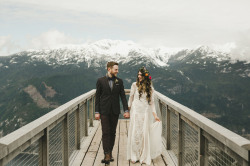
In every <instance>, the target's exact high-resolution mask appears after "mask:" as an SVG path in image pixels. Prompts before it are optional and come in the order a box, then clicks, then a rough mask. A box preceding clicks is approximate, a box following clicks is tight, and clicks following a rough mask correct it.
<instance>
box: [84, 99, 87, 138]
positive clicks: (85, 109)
mask: <svg viewBox="0 0 250 166" xmlns="http://www.w3.org/2000/svg"><path fill="white" fill-rule="evenodd" d="M84 111H85V114H84V119H85V120H84V122H85V129H84V130H85V131H84V133H85V136H88V101H87V100H86V102H85V103H84Z"/></svg>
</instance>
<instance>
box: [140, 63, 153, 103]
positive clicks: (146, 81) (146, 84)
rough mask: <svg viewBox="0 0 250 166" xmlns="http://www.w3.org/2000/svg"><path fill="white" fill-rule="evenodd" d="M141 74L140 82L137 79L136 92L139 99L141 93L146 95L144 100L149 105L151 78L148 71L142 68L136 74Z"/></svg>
mask: <svg viewBox="0 0 250 166" xmlns="http://www.w3.org/2000/svg"><path fill="white" fill-rule="evenodd" d="M139 72H140V73H141V76H142V77H143V80H142V81H141V82H140V81H139V78H138V77H137V81H136V85H137V87H138V92H139V98H141V96H142V93H143V92H145V93H146V95H147V96H146V98H147V101H148V103H149V104H150V102H151V96H152V81H151V79H152V77H151V76H150V73H149V71H148V70H147V69H146V68H145V67H144V66H142V67H141V68H140V69H139V70H138V73H139Z"/></svg>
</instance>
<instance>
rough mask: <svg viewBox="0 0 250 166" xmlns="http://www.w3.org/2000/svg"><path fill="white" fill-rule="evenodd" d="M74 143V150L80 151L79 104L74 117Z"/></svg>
mask: <svg viewBox="0 0 250 166" xmlns="http://www.w3.org/2000/svg"><path fill="white" fill-rule="evenodd" d="M75 129H76V130H75V131H76V132H75V142H76V149H77V150H79V149H80V139H81V138H80V104H78V106H77V109H76V116H75Z"/></svg>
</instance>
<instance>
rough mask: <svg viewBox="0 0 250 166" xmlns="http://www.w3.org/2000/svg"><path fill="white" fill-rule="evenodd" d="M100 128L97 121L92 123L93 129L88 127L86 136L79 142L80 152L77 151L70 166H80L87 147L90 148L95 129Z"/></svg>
mask: <svg viewBox="0 0 250 166" xmlns="http://www.w3.org/2000/svg"><path fill="white" fill-rule="evenodd" d="M99 127H100V123H99V122H98V121H94V127H90V128H89V130H88V136H87V137H83V138H82V140H81V146H80V150H77V152H76V153H77V155H76V157H75V158H74V160H73V161H71V162H70V165H74V166H80V165H81V163H82V161H83V158H84V156H85V154H86V152H87V150H88V147H89V146H90V143H91V141H92V140H93V138H94V136H95V134H96V131H97V129H98V128H99Z"/></svg>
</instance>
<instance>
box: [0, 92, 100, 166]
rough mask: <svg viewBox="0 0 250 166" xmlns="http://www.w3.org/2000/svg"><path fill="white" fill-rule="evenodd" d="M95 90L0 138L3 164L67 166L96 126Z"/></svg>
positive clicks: (1, 164)
mask: <svg viewBox="0 0 250 166" xmlns="http://www.w3.org/2000/svg"><path fill="white" fill-rule="evenodd" d="M94 99H95V90H91V91H89V92H88V93H85V94H83V95H81V96H79V97H77V98H75V99H73V100H71V101H69V102H68V103H66V104H64V105H62V106H60V107H58V108H56V109H54V110H53V111H51V112H49V113H48V114H46V115H44V116H42V117H41V118H39V119H37V120H35V121H33V122H31V123H29V124H27V125H26V126H23V127H21V128H20V129H18V130H16V131H14V132H12V133H10V134H8V135H7V136H5V137H3V138H1V139H0V166H19V165H20V166H29V165H30V166H35V165H37V166H49V165H53V166H57V165H58V166H59V165H60V166H61V165H64V166H68V165H70V162H71V160H72V158H73V156H74V152H76V150H79V149H80V142H81V141H82V140H83V139H85V137H86V136H88V127H89V126H90V127H93V114H94Z"/></svg>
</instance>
